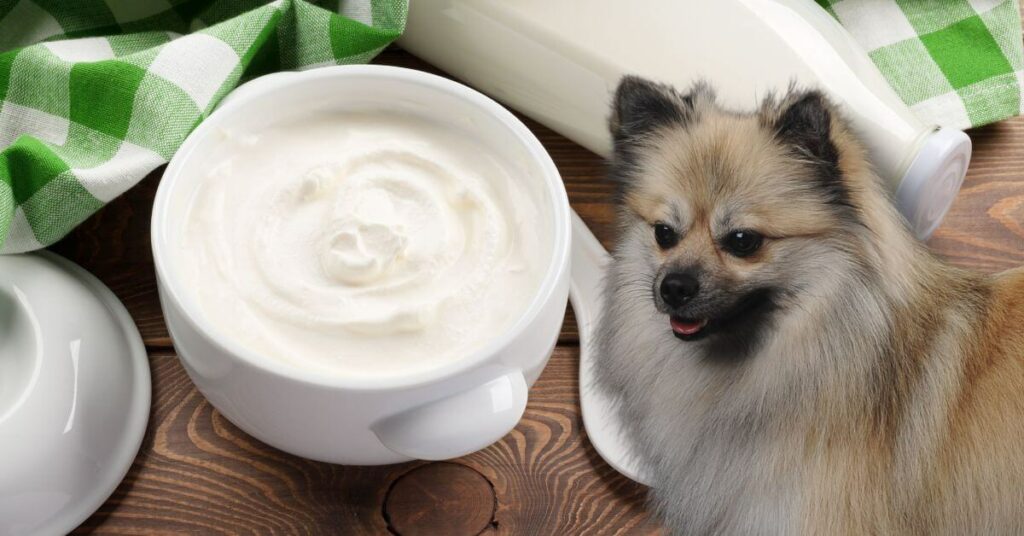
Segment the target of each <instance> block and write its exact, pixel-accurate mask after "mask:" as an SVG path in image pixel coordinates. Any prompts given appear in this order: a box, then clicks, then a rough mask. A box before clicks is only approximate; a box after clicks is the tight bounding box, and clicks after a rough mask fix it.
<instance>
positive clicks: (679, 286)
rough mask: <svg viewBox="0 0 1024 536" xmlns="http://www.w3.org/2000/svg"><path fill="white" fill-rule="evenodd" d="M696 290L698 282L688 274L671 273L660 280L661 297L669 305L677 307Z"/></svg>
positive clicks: (691, 296) (694, 294)
mask: <svg viewBox="0 0 1024 536" xmlns="http://www.w3.org/2000/svg"><path fill="white" fill-rule="evenodd" d="M698 290H700V283H698V282H697V278H696V277H693V276H692V275H689V274H681V273H671V274H668V275H666V276H665V279H662V280H661V299H663V300H665V303H666V304H667V305H669V306H671V307H679V306H680V305H683V304H684V303H686V302H688V301H690V300H691V299H693V297H694V296H696V295H697V291H698Z"/></svg>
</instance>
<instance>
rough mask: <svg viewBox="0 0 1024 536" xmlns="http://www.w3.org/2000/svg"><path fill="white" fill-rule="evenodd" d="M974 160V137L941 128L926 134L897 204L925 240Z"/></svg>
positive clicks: (940, 218) (912, 226)
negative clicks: (972, 158)
mask: <svg viewBox="0 0 1024 536" xmlns="http://www.w3.org/2000/svg"><path fill="white" fill-rule="evenodd" d="M970 161H971V138H969V137H967V134H964V133H963V132H962V131H959V130H956V129H951V128H939V129H937V130H935V132H932V133H931V134H929V135H928V137H927V138H925V140H924V143H923V144H922V145H921V150H920V151H918V153H917V157H915V158H914V161H913V162H911V163H910V167H908V168H907V172H906V174H904V175H903V180H902V181H900V185H899V187H898V188H897V189H896V206H897V208H899V210H900V212H902V213H903V216H904V217H905V218H906V219H907V221H908V222H909V223H910V229H911V231H913V233H914V234H915V235H917V237H918V238H919V239H921V240H927V239H928V237H929V236H931V234H932V232H933V231H935V228H936V227H938V226H939V223H941V222H942V218H943V217H944V216H945V215H946V212H947V211H948V210H949V207H950V206H951V205H952V204H953V199H955V198H956V194H957V192H959V191H960V185H961V184H963V182H964V175H966V174H967V165H968V164H969V163H970Z"/></svg>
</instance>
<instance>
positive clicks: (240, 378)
mask: <svg viewBox="0 0 1024 536" xmlns="http://www.w3.org/2000/svg"><path fill="white" fill-rule="evenodd" d="M375 109H386V110H391V111H395V110H398V111H403V112H408V113H413V114H417V115H419V116H421V117H426V118H428V119H431V120H437V121H442V122H446V123H449V124H458V125H460V126H461V127H462V128H464V129H469V130H470V132H471V133H472V134H473V135H474V136H476V137H477V139H479V140H481V141H482V142H483V143H484V144H486V145H487V146H489V147H491V148H492V149H493V150H494V151H498V152H500V153H501V154H502V155H503V156H505V157H506V158H507V159H508V160H509V161H510V162H515V163H517V165H522V166H525V169H526V170H528V171H529V173H526V174H524V175H523V177H524V179H525V180H529V181H532V182H535V183H536V184H530V185H529V187H530V188H536V191H537V192H538V198H539V199H542V200H543V203H547V204H549V205H550V206H549V207H547V208H548V209H547V210H541V212H542V213H544V214H548V215H549V219H550V221H541V222H537V232H542V233H551V236H552V240H551V244H552V249H551V252H550V262H549V263H548V268H547V271H546V273H545V275H544V278H543V280H542V282H541V285H540V288H539V290H538V292H537V294H536V296H535V297H534V299H533V300H532V301H531V302H530V304H529V306H528V308H527V309H526V310H524V311H523V313H522V316H521V318H520V319H519V320H518V322H517V323H516V324H515V325H514V326H513V327H512V328H511V329H509V330H508V331H507V332H505V333H501V334H497V335H496V336H495V338H494V339H493V340H492V341H491V342H490V343H489V345H488V346H486V347H485V348H484V349H483V350H481V351H478V352H476V353H474V354H471V355H467V356H466V357H465V358H463V359H461V360H457V361H455V362H453V363H451V364H448V365H445V366H440V367H438V368H436V369H431V370H429V371H427V372H425V373H417V374H406V375H395V376H382V377H380V378H375V379H371V380H355V379H353V378H348V377H344V376H341V375H338V376H325V375H323V374H322V373H319V374H314V373H313V372H312V371H311V370H307V369H303V368H301V367H298V366H294V365H290V364H288V363H284V362H281V361H278V360H274V359H272V358H268V357H265V356H262V355H260V354H258V353H256V352H252V351H250V350H248V349H246V348H243V347H242V346H241V345H239V344H238V343H236V342H235V341H233V340H231V339H229V338H227V337H225V336H223V335H222V334H220V333H217V332H215V331H214V329H212V328H211V326H210V323H209V322H207V321H205V320H204V317H203V313H202V310H201V309H200V307H199V306H198V303H197V300H196V297H195V296H194V295H193V293H192V292H190V289H188V288H184V285H183V283H182V280H181V279H180V277H179V276H178V269H177V267H176V262H177V258H176V257H175V249H176V244H177V243H178V242H177V241H178V239H179V233H181V232H183V230H184V229H183V221H184V217H185V214H186V211H187V208H188V202H189V198H190V195H191V194H192V192H193V191H194V189H195V187H196V185H197V184H198V183H199V182H200V181H201V180H203V177H204V175H205V173H204V171H205V170H206V168H207V166H208V163H209V162H210V158H211V157H212V154H211V153H213V152H214V149H213V147H214V146H215V145H216V144H215V143H213V140H214V139H215V138H214V136H217V135H218V132H219V129H221V128H230V129H231V130H234V131H238V130H245V129H259V128H260V127H261V126H266V125H269V124H273V123H276V122H278V121H282V120H287V119H292V118H296V117H301V116H304V115H308V114H314V113H317V112H318V111H367V110H375ZM152 233H153V236H152V241H153V257H154V259H155V262H156V271H157V282H158V286H159V291H160V301H161V304H162V306H163V311H164V317H165V319H166V321H167V326H168V329H169V330H170V332H171V336H172V338H173V339H174V346H175V348H176V349H177V352H178V355H179V356H180V358H181V362H182V364H183V365H184V366H185V369H186V370H187V371H188V374H189V376H190V377H191V378H192V380H193V381H194V382H195V384H196V386H197V387H198V388H199V390H200V391H201V392H202V393H203V394H204V395H205V396H206V397H207V398H208V399H209V400H210V402H211V403H212V404H213V405H214V406H215V407H216V408H217V409H218V410H220V411H221V413H223V414H224V415H225V416H226V417H227V418H228V419H230V420H231V421H232V422H233V423H235V424H236V425H238V426H239V427H240V428H242V429H243V430H245V431H246V432H248V433H250V434H252V435H253V436H255V437H257V438H259V439H261V440H262V441H264V442H266V443H268V444H270V445H272V446H275V447H277V448H279V449H281V450H284V451H287V452H290V453H293V454H297V455H299V456H304V457H307V458H312V459H315V460H322V461H328V462H334V463H343V464H360V465H370V464H385V463H394V462H400V461H405V460H408V459H413V458H419V459H446V458H453V457H456V456H461V455H463V454H467V453H470V452H473V451H476V450H479V449H481V448H483V447H486V446H487V445H489V444H491V443H493V442H495V441H497V440H498V439H500V438H501V437H502V436H504V435H505V434H506V433H508V432H509V431H510V430H511V429H512V428H513V427H514V426H515V425H516V423H517V422H518V421H519V419H520V417H521V416H522V414H523V411H524V410H525V408H526V398H527V390H528V389H529V386H530V385H532V384H533V382H534V381H535V380H536V379H537V377H538V376H539V375H540V372H541V370H542V369H543V368H544V365H545V364H546V363H547V360H548V357H549V356H550V355H551V352H552V350H553V348H554V345H555V342H556V340H557V337H558V333H559V330H560V329H561V324H562V317H563V315H564V313H565V306H566V298H567V295H568V288H569V247H570V244H569V242H570V219H569V202H568V199H567V197H566V194H565V188H564V186H563V185H562V181H561V177H560V176H559V174H558V171H557V169H556V168H555V166H554V163H553V162H552V161H551V158H550V157H549V156H548V154H547V152H545V150H544V148H543V147H542V146H541V144H540V142H539V141H538V140H537V138H536V137H534V136H533V134H532V133H531V132H530V131H529V130H528V129H527V128H526V126H524V125H523V124H522V123H521V122H520V121H519V120H518V119H516V118H515V117H514V116H513V115H512V114H511V113H509V112H508V111H507V110H505V109H504V108H502V107H501V106H500V105H499V104H497V103H496V102H494V101H493V100H491V99H489V98H487V97H485V96H484V95H482V94H480V93H478V92H476V91H474V90H472V89H470V88H468V87H466V86H463V85H461V84H458V83H456V82H452V81H450V80H447V79H444V78H441V77H437V76H433V75H430V74H427V73H423V72H420V71H413V70H408V69H401V68H396V67H384V66H344V67H327V68H322V69H316V70H312V71H306V72H300V73H279V74H275V75H271V76H267V77H263V78H260V79H257V80H254V81H253V82H250V83H249V84H246V85H245V86H243V87H241V88H239V89H238V90H236V91H235V92H234V93H232V94H231V95H230V96H229V97H228V98H227V99H226V100H225V102H224V103H223V104H222V105H221V107H220V108H219V109H218V110H217V111H216V112H214V113H213V114H212V115H211V116H210V118H209V119H207V120H206V121H204V122H203V123H202V124H200V125H199V127H198V128H197V129H196V130H195V131H194V132H193V133H192V134H191V135H190V136H189V137H188V139H187V140H186V141H185V143H184V144H183V145H182V147H181V149H180V150H179V151H178V153H177V154H176V155H175V156H174V159H173V160H172V161H171V163H170V165H169V166H168V168H167V171H166V172H165V173H164V177H163V181H162V182H161V184H160V189H159V190H158V192H157V196H156V202H155V205H154V209H153V228H152Z"/></svg>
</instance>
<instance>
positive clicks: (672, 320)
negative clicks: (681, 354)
mask: <svg viewBox="0 0 1024 536" xmlns="http://www.w3.org/2000/svg"><path fill="white" fill-rule="evenodd" d="M669 324H670V325H671V326H672V333H674V334H675V336H676V337H678V338H680V339H682V340H684V341H693V340H697V339H699V338H701V337H703V336H704V335H705V331H704V328H706V327H707V326H708V319H707V318H700V319H693V318H683V317H681V316H674V315H673V316H670V317H669Z"/></svg>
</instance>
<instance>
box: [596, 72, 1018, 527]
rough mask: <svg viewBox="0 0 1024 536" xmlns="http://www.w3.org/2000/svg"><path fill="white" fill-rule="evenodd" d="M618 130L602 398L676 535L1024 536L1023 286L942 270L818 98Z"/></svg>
mask: <svg viewBox="0 0 1024 536" xmlns="http://www.w3.org/2000/svg"><path fill="white" fill-rule="evenodd" d="M611 129H612V134H613V137H614V143H615V151H614V156H613V160H612V165H611V176H612V178H613V179H614V180H616V181H617V182H618V184H619V189H620V192H619V203H618V205H619V211H618V225H619V235H618V242H617V246H616V248H615V250H614V252H613V259H614V260H613V262H612V264H611V266H610V268H609V272H608V274H607V280H606V284H607V288H606V296H605V299H606V308H605V311H604V314H603V318H602V320H601V324H600V330H599V331H600V337H599V339H600V340H599V341H598V344H599V357H598V360H597V370H598V376H599V384H600V386H601V387H602V388H603V389H604V390H605V391H607V392H609V393H611V394H612V395H613V396H614V397H615V398H616V399H617V402H618V407H619V412H620V417H621V419H622V422H623V423H625V424H626V432H627V434H628V436H629V439H630V441H632V443H633V446H634V448H635V450H636V451H637V453H638V455H639V457H640V458H641V461H642V464H643V467H644V469H645V471H646V472H647V473H648V474H649V475H650V476H651V477H652V478H653V479H654V482H653V487H652V489H651V493H650V504H651V505H652V507H653V508H654V510H655V511H656V512H657V513H658V514H659V515H660V516H661V517H662V519H663V520H664V521H665V523H666V525H667V526H668V527H669V529H670V531H672V532H673V533H679V534H688V535H692V534H698V535H699V534H957V535H960V534H1022V533H1024V272H1021V271H1011V272H1006V273H1003V274H999V275H996V276H984V275H979V274H974V273H970V272H967V271H964V270H960V269H957V268H954V267H952V266H949V265H947V264H945V263H943V262H941V261H940V260H938V259H936V258H935V257H933V256H932V255H931V254H930V253H929V252H928V251H927V249H926V248H925V247H923V246H922V244H920V243H919V242H918V241H917V240H915V239H914V238H913V237H912V236H911V235H910V234H909V232H908V230H907V228H906V225H905V224H904V222H903V220H902V218H901V216H900V215H899V214H898V213H897V212H896V211H895V209H894V208H893V205H892V202H891V200H890V198H889V194H888V193H887V189H886V187H885V186H884V185H883V184H882V182H881V180H880V179H879V178H878V177H877V176H876V175H875V173H874V172H873V171H872V169H871V167H870V165H869V164H868V162H867V161H866V159H865V151H864V149H863V148H862V146H861V145H860V143H859V142H858V140H857V139H856V138H855V136H854V135H853V133H852V132H851V130H850V128H849V127H848V126H847V124H846V123H845V121H844V120H843V118H842V117H841V116H840V114H839V113H838V112H837V110H836V109H835V108H834V107H833V106H832V105H831V104H830V103H829V102H828V100H827V99H826V97H825V96H824V95H822V94H821V93H820V92H817V91H799V90H795V89H793V90H791V91H790V92H789V93H788V94H786V95H784V96H781V97H779V98H768V99H766V100H765V101H764V102H763V104H762V105H761V107H760V109H758V110H756V111H753V112H737V111H730V110H725V109H723V108H722V107H720V106H718V105H717V104H716V103H715V98H714V95H713V92H712V91H711V90H710V89H709V88H708V87H707V86H705V85H697V86H695V87H694V88H693V89H692V91H690V92H688V93H686V94H681V93H677V92H675V91H674V90H672V89H670V88H668V87H665V86H661V85H657V84H654V83H651V82H648V81H644V80H642V79H639V78H632V77H628V78H626V79H624V80H623V81H622V83H621V85H620V86H619V88H618V90H617V92H616V96H615V102H614V110H613V114H612V120H611Z"/></svg>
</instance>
